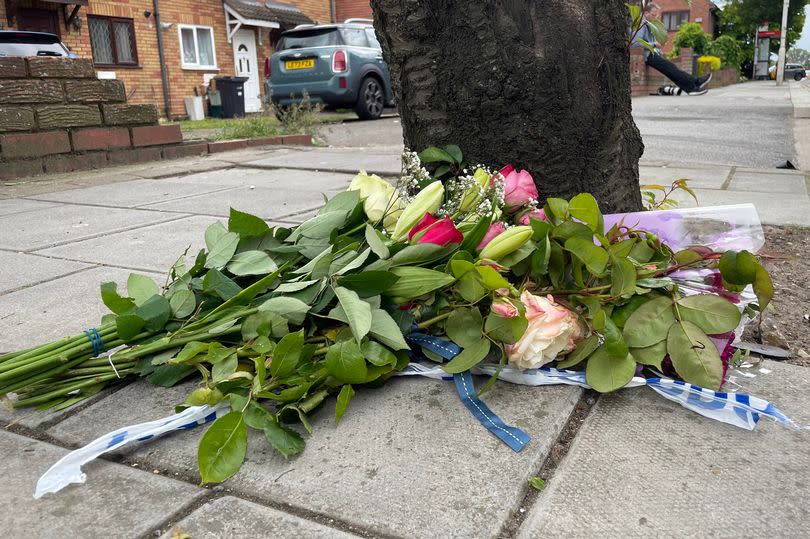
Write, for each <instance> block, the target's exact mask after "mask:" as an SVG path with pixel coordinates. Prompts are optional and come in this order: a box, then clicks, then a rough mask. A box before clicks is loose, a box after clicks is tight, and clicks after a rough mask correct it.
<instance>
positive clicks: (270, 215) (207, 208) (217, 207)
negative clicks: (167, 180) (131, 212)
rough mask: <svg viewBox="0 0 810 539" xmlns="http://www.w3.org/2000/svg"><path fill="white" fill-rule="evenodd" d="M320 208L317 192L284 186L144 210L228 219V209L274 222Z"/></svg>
mask: <svg viewBox="0 0 810 539" xmlns="http://www.w3.org/2000/svg"><path fill="white" fill-rule="evenodd" d="M322 205H323V196H322V195H321V193H318V192H316V191H301V190H297V189H293V188H291V187H290V186H287V187H274V188H267V187H256V188H255V189H251V188H250V187H239V188H236V189H231V190H229V191H223V192H220V193H210V194H207V195H199V196H195V197H187V198H183V199H179V200H172V201H169V202H161V203H160V204H150V205H148V206H145V208H149V209H154V210H160V211H172V212H179V213H193V214H198V215H215V216H222V217H227V216H228V215H229V214H230V211H231V208H235V209H237V210H239V211H243V212H247V213H252V214H253V215H258V216H259V217H261V218H262V219H276V218H280V217H283V216H285V215H289V214H292V213H299V212H302V211H305V210H310V209H313V208H318V207H320V206H322Z"/></svg>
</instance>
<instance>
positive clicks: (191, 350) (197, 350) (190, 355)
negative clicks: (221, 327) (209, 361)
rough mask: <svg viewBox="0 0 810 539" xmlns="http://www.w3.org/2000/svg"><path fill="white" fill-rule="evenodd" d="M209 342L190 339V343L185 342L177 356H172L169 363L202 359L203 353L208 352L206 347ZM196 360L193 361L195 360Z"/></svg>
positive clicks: (183, 362)
mask: <svg viewBox="0 0 810 539" xmlns="http://www.w3.org/2000/svg"><path fill="white" fill-rule="evenodd" d="M209 346H210V344H208V343H207V342H200V341H191V342H190V343H186V345H185V346H184V347H183V349H182V350H180V352H178V354H177V356H175V357H174V358H172V359H171V360H170V361H169V363H171V364H174V365H179V364H185V363H199V362H200V361H202V359H203V358H200V357H199V356H202V355H203V354H207V353H208V348H209ZM195 359H196V361H193V360H195Z"/></svg>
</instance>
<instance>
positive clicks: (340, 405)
mask: <svg viewBox="0 0 810 539" xmlns="http://www.w3.org/2000/svg"><path fill="white" fill-rule="evenodd" d="M352 397H354V388H353V387H352V386H351V385H348V384H347V385H345V386H343V387H342V388H340V393H338V396H337V404H336V405H335V424H336V425H337V424H340V419H341V418H342V417H343V414H344V413H346V408H348V407H349V402H350V401H351V400H352Z"/></svg>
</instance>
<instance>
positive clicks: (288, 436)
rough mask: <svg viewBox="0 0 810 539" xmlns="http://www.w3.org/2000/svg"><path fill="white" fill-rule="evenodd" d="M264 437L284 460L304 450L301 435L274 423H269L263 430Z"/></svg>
mask: <svg viewBox="0 0 810 539" xmlns="http://www.w3.org/2000/svg"><path fill="white" fill-rule="evenodd" d="M264 436H265V438H267V441H268V442H270V445H272V446H273V449H275V450H276V451H278V452H279V453H281V455H282V456H283V457H284V458H285V459H286V458H290V457H291V456H293V455H297V454H298V453H300V452H301V451H303V450H304V447H305V442H304V439H303V438H301V435H300V434H298V433H297V432H295V431H294V430H292V429H288V428H285V427H282V426H281V425H279V424H278V423H277V422H276V421H273V422H272V423H270V424H269V425H268V426H267V427H265V429H264Z"/></svg>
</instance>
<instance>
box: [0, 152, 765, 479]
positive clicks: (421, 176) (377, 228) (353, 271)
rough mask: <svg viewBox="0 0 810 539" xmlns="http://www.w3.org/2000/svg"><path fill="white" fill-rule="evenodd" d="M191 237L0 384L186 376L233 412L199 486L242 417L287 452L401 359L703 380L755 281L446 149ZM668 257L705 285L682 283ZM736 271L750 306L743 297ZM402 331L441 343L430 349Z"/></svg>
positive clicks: (6, 362)
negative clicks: (389, 175) (296, 216)
mask: <svg viewBox="0 0 810 539" xmlns="http://www.w3.org/2000/svg"><path fill="white" fill-rule="evenodd" d="M426 166H427V167H429V168H430V170H428V168H426ZM611 223H612V224H611ZM205 243H206V246H207V249H204V250H202V251H200V252H199V253H198V254H197V255H196V257H195V259H194V262H193V264H187V263H186V256H185V253H184V254H183V256H181V257H180V258H179V259H178V261H177V262H176V263H175V264H174V266H173V267H172V268H171V271H170V274H169V278H168V279H167V282H166V284H165V285H164V286H163V287H162V288H158V286H157V285H156V284H155V283H154V282H152V280H151V279H149V278H146V277H143V276H138V275H132V276H130V278H129V280H128V282H127V291H126V293H125V294H124V293H121V292H119V291H118V290H117V288H116V285H115V284H114V283H104V284H102V285H101V295H102V298H103V301H104V303H105V304H106V305H107V307H108V308H109V309H110V311H112V314H109V315H107V316H105V317H104V319H102V321H101V324H100V325H99V326H98V327H96V328H92V329H90V330H87V331H85V332H84V333H82V334H80V335H76V336H74V337H69V338H66V339H63V340H60V341H56V342H53V343H48V344H45V345H42V346H38V347H35V348H31V349H28V350H21V351H19V352H14V353H10V354H6V355H3V356H0V394H2V395H5V398H7V399H8V400H9V401H10V402H11V403H12V404H13V406H15V407H21V406H38V407H40V408H43V409H44V408H53V407H56V408H60V407H65V406H70V405H71V404H74V403H76V402H78V401H80V400H81V399H84V398H87V397H88V396H90V395H93V394H94V393H96V392H98V391H99V390H101V389H102V388H103V387H104V386H105V385H107V384H110V383H115V382H116V381H118V380H120V379H121V378H124V377H128V376H140V377H145V378H146V379H147V380H149V381H150V382H152V383H154V384H157V385H162V386H171V385H173V384H176V383H178V382H180V381H181V380H185V379H187V378H190V377H192V376H194V377H197V378H198V379H199V383H198V387H196V388H195V389H194V390H193V391H192V392H191V393H190V394H189V395H188V398H187V399H186V401H185V403H184V404H183V406H186V407H188V406H200V405H211V406H213V405H220V406H221V405H222V404H223V403H227V404H228V405H229V406H230V410H231V411H230V412H228V413H226V414H224V415H221V416H220V417H218V418H217V419H216V420H215V421H214V422H213V423H212V424H211V426H210V427H209V429H208V430H207V432H206V433H205V434H204V436H203V438H202V440H201V442H200V447H199V453H198V460H199V467H200V473H201V476H202V481H203V483H208V482H220V481H224V480H225V479H227V478H228V477H230V476H231V475H233V474H234V473H236V471H237V470H238V469H239V467H240V466H241V463H242V460H243V459H244V456H245V450H246V445H247V437H248V429H256V430H259V431H261V432H262V433H263V434H264V435H265V437H266V438H267V440H268V441H269V443H270V444H271V445H272V446H273V447H274V448H275V449H276V450H277V451H278V452H279V453H281V454H282V455H284V456H285V457H288V456H290V455H294V454H296V453H298V452H300V451H302V450H303V449H304V439H303V438H302V436H301V435H300V434H299V432H298V431H297V430H294V429H292V428H290V424H291V423H300V424H301V425H303V427H304V428H305V429H306V430H307V431H309V430H310V425H309V421H308V414H310V412H312V411H313V410H314V409H315V408H316V407H319V406H322V405H324V404H325V403H326V402H327V400H328V399H329V398H330V396H336V399H335V401H334V406H335V420H336V421H340V419H341V417H342V416H343V414H344V413H345V412H346V410H347V408H348V407H349V405H350V402H351V399H352V396H353V395H354V394H355V391H356V390H357V389H358V387H362V386H366V385H375V386H378V385H381V384H383V383H384V382H385V381H386V380H387V379H389V378H390V377H391V376H392V375H394V374H397V373H398V372H400V371H402V370H403V369H405V368H406V367H407V366H408V365H409V363H410V362H411V361H412V359H414V358H415V357H418V358H422V359H424V358H426V360H432V361H434V362H436V365H439V366H440V367H441V369H443V371H444V372H445V373H448V374H456V373H464V372H467V371H469V370H470V369H473V368H477V367H480V366H482V365H491V366H493V369H492V371H491V372H492V375H491V379H490V380H489V382H488V383H487V384H486V385H485V386H484V387H483V389H482V390H481V392H485V391H486V390H487V389H488V388H489V387H490V386H491V384H492V383H494V381H495V380H496V379H497V378H498V374H499V372H500V370H501V369H502V368H504V366H506V365H507V364H508V365H509V366H510V367H513V368H517V369H535V368H538V367H542V366H553V367H557V368H560V369H572V370H578V371H584V373H585V377H586V380H587V384H588V385H589V386H590V387H592V388H594V389H595V390H597V391H600V392H609V391H614V390H616V389H618V388H621V387H623V386H624V385H626V384H627V383H628V382H629V381H630V380H631V379H632V378H633V377H634V376H637V375H643V374H645V373H649V374H650V375H651V376H662V375H666V376H670V377H675V378H677V379H681V380H684V381H686V382H688V383H691V384H696V385H699V386H702V387H704V388H709V389H715V390H716V389H719V388H720V386H721V385H722V383H723V380H724V376H725V370H726V367H727V365H728V360H729V353H728V350H727V345H728V344H729V343H730V339H731V338H732V337H730V336H733V333H732V332H733V331H734V330H735V329H736V328H737V327H738V326H739V325H740V322H741V317H742V315H743V314H748V315H752V314H753V313H754V311H756V310H757V309H762V308H764V307H765V306H766V305H767V304H768V302H769V301H770V299H771V296H772V294H773V285H772V283H771V280H770V278H769V276H768V274H767V272H766V271H765V270H764V269H763V268H762V266H761V265H760V263H759V262H758V260H757V259H756V257H755V256H754V255H752V254H751V253H750V252H748V251H744V250H743V251H739V252H737V251H727V252H722V253H721V252H715V251H713V250H712V249H709V248H706V247H700V246H692V247H690V248H688V249H681V250H677V251H674V250H673V249H672V248H670V247H669V246H668V245H667V243H666V242H664V241H662V240H661V239H660V238H659V237H658V236H657V235H656V234H654V233H652V232H651V231H645V230H642V229H637V228H634V227H633V226H632V225H629V224H626V223H625V222H624V221H623V220H621V219H615V218H614V219H610V220H606V218H605V217H604V216H603V215H602V213H601V212H600V210H599V206H598V204H597V201H596V200H595V199H594V198H593V197H592V196H591V195H589V194H587V193H583V194H579V195H577V196H575V197H573V198H572V199H570V200H563V199H559V198H549V199H547V200H546V201H545V202H544V204H543V205H542V206H541V205H540V204H539V201H538V195H537V189H536V187H535V183H534V180H533V179H532V177H531V176H530V174H529V173H528V172H526V171H523V170H516V169H515V168H513V167H512V166H507V167H505V168H503V169H502V170H500V171H493V170H490V169H488V168H487V167H485V166H469V165H466V164H465V163H464V162H463V157H462V155H461V151H460V150H459V148H458V147H456V146H447V147H445V148H428V149H427V150H425V151H423V152H422V153H421V154H418V155H417V154H416V153H412V152H406V153H405V154H404V156H403V174H402V177H401V179H400V180H399V182H398V183H397V184H396V185H392V184H391V183H389V182H386V181H384V180H383V179H381V178H379V177H377V176H374V175H369V174H365V173H363V172H361V173H360V174H358V175H357V176H356V177H355V178H354V180H353V181H352V182H351V185H350V186H349V189H348V190H347V191H346V192H344V193H341V194H339V195H337V196H335V197H333V198H332V199H330V200H327V201H326V203H325V204H324V206H323V208H322V209H321V210H320V211H319V213H318V214H317V215H316V216H315V217H313V218H311V219H309V220H308V221H306V222H304V223H302V224H301V225H299V226H296V227H291V228H284V227H275V228H270V227H269V226H268V225H267V224H266V223H265V222H264V221H263V220H261V219H259V218H258V217H255V216H252V215H248V214H245V213H242V212H239V211H236V210H233V209H232V210H231V214H230V218H229V220H228V223H227V227H226V226H224V225H223V224H221V223H215V224H213V225H211V226H210V227H208V229H207V230H206V231H205ZM685 270H700V271H701V272H703V273H701V275H702V276H703V277H701V279H703V281H704V283H703V284H704V285H705V286H703V287H702V289H697V290H696V289H689V290H686V289H684V288H683V287H682V285H681V284H679V280H678V279H677V278H674V277H677V274H679V272H680V273H682V272H684V271H685ZM749 285H752V287H753V291H754V293H755V294H756V298H757V300H756V301H755V302H746V304H745V305H744V309H742V310H741V309H740V308H738V305H735V301H737V299H736V298H737V297H738V294H739V293H740V292H741V291H742V290H743V289H745V288H746V287H748V286H749ZM749 290H750V289H749ZM743 311H745V312H743ZM416 332H418V333H419V334H422V335H424V334H427V335H430V336H431V338H434V339H438V340H439V342H446V343H447V342H448V341H449V343H448V345H450V344H452V345H453V347H454V348H453V349H454V350H456V351H457V352H458V353H455V352H454V353H453V357H452V359H451V360H449V361H447V360H446V357H447V356H446V355H442V354H437V353H435V347H422V346H420V345H419V344H418V342H417V341H412V340H410V336H411V335H412V334H415V333H416ZM107 350H109V351H107ZM105 351H107V352H106V353H105Z"/></svg>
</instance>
